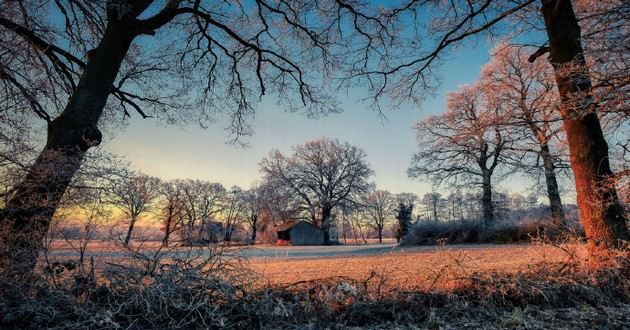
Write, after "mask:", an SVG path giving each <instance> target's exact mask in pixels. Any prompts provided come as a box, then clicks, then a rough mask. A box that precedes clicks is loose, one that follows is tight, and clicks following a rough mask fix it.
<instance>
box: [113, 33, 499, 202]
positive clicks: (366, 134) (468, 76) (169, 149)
mask: <svg viewBox="0 0 630 330" xmlns="http://www.w3.org/2000/svg"><path fill="white" fill-rule="evenodd" d="M490 48H491V47H488V45H480V46H479V47H477V48H467V49H463V50H461V51H459V52H458V53H456V54H453V55H452V56H451V60H449V61H447V62H446V65H445V66H443V67H442V69H441V74H442V78H443V83H442V85H441V88H440V89H439V91H438V92H437V95H436V96H435V97H429V98H428V99H427V100H426V101H425V102H424V104H423V105H422V106H421V107H410V106H405V107H402V108H400V109H397V110H391V111H390V110H388V111H386V112H385V115H386V117H387V120H385V121H383V120H381V118H379V116H378V115H377V113H375V112H374V111H372V110H371V109H369V108H368V106H367V105H366V104H362V103H358V102H357V99H358V98H360V95H345V93H343V94H341V95H339V99H340V100H342V101H343V108H344V112H343V113H340V114H331V115H328V116H326V117H323V118H319V119H308V118H306V117H305V116H304V115H301V114H299V113H287V112H284V111H283V110H281V109H278V108H276V107H275V105H274V104H273V103H267V102H263V103H260V104H258V106H257V110H256V118H255V120H254V122H253V128H254V135H253V136H251V137H247V138H246V139H247V142H248V143H249V147H246V148H242V147H239V146H234V145H231V144H226V141H228V140H229V139H230V136H229V133H228V132H227V131H225V127H226V126H227V125H228V123H227V122H225V121H222V120H219V121H217V122H216V123H214V124H211V125H210V126H209V127H208V128H207V129H202V128H199V127H198V126H195V125H192V126H188V127H185V128H181V127H174V126H173V127H164V126H163V125H160V124H158V123H156V122H155V120H152V119H141V118H138V117H133V118H132V119H131V121H130V123H129V125H128V127H126V128H125V129H123V131H121V132H119V133H118V134H116V137H115V138H113V139H112V140H108V141H106V142H105V148H106V149H107V150H109V151H111V152H114V153H116V154H119V155H124V156H125V157H126V159H127V160H128V161H130V162H131V164H132V166H133V167H134V168H136V169H137V170H140V171H142V172H145V173H147V174H149V175H154V176H158V177H160V178H163V179H174V178H194V179H204V180H209V181H217V182H221V183H223V184H224V185H225V186H231V185H239V186H241V187H243V188H247V187H249V186H250V185H251V183H253V182H254V181H256V180H258V179H259V178H260V173H259V171H258V169H259V166H258V163H259V162H260V160H261V159H262V158H263V157H264V156H266V155H267V153H268V152H269V151H270V150H271V149H272V148H277V149H279V150H280V151H282V152H289V151H290V148H291V146H292V145H295V144H301V143H304V142H306V141H309V140H313V139H317V138H320V137H323V136H325V137H331V138H338V139H340V140H342V141H347V142H349V143H351V144H353V145H356V146H358V147H360V148H362V149H363V150H364V151H365V152H366V153H367V157H368V161H369V163H370V165H371V167H372V169H373V170H374V172H375V177H374V180H375V181H376V184H377V186H378V187H379V188H380V189H387V190H390V191H392V192H415V193H417V194H423V193H425V192H427V191H429V190H430V189H431V187H430V185H429V184H427V183H426V182H422V181H423V180H418V179H415V180H412V179H410V178H408V177H407V174H406V170H407V167H408V166H409V165H410V160H411V156H412V154H413V153H414V152H415V150H416V142H415V132H414V130H413V129H412V126H413V125H414V123H416V122H417V121H419V120H421V119H423V118H425V117H426V116H429V115H432V114H437V113H440V112H442V111H444V104H445V102H444V101H445V95H446V93H447V92H449V91H452V90H455V89H457V87H458V86H459V85H461V84H464V83H470V82H472V81H474V80H475V79H476V77H477V75H478V73H479V70H480V67H481V65H483V64H484V63H485V62H486V61H487V60H488V51H489V49H490Z"/></svg>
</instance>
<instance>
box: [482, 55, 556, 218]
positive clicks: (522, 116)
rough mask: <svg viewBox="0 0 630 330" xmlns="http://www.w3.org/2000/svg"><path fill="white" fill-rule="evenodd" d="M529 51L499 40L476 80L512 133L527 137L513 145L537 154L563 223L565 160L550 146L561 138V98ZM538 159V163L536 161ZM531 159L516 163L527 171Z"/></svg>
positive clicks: (552, 202) (547, 68) (550, 76)
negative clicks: (561, 178) (559, 177)
mask: <svg viewBox="0 0 630 330" xmlns="http://www.w3.org/2000/svg"><path fill="white" fill-rule="evenodd" d="M533 52H534V51H533V50H531V49H528V48H522V47H514V46H509V45H506V44H499V45H498V46H497V47H495V49H494V50H493V51H492V58H491V60H490V62H489V63H488V64H486V65H485V66H484V68H483V70H482V76H481V78H480V81H481V84H482V85H483V86H484V90H485V93H486V94H487V95H488V97H489V98H492V99H493V102H494V103H496V104H497V105H498V107H499V109H500V110H501V116H502V117H503V118H504V120H503V122H504V123H505V124H508V125H513V126H514V129H513V130H512V131H513V132H514V134H519V135H523V136H524V137H527V138H526V139H519V142H518V145H515V146H514V147H513V148H515V149H518V150H522V151H523V152H524V153H525V154H526V155H532V154H533V155H535V159H534V160H533V162H535V166H533V167H534V168H537V169H539V168H542V169H543V171H544V176H545V182H546V185H547V196H548V198H549V205H550V208H551V214H552V220H553V222H554V224H555V225H556V226H557V227H560V228H561V227H563V226H564V224H565V219H564V210H563V208H562V200H561V198H560V190H559V187H558V180H557V179H556V170H557V169H558V168H562V167H563V165H562V158H561V157H560V154H559V153H558V152H552V151H551V147H552V145H553V144H554V141H553V139H563V137H564V134H562V127H561V119H562V118H561V116H560V114H559V112H558V110H557V108H558V106H559V104H560V102H559V97H558V93H557V91H556V89H555V81H554V79H553V73H552V72H551V71H552V68H551V66H549V65H548V64H547V63H544V62H541V61H537V62H535V63H529V62H528V60H527V59H528V56H529V55H526V53H527V54H531V53H533ZM519 127H521V128H522V129H518V128H519ZM559 144H560V143H557V145H559ZM539 159H541V160H542V166H540V165H538V160H539ZM530 162H531V161H525V160H523V159H519V160H518V161H517V164H516V166H519V167H521V168H525V170H527V168H526V167H527V166H528V165H529V164H528V163H530Z"/></svg>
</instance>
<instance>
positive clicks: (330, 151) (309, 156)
mask: <svg viewBox="0 0 630 330" xmlns="http://www.w3.org/2000/svg"><path fill="white" fill-rule="evenodd" d="M260 166H261V171H262V172H263V173H264V175H265V180H266V181H267V182H271V183H273V185H274V187H275V188H276V189H279V190H282V191H284V192H285V195H292V196H294V199H295V200H296V201H297V203H298V204H299V205H300V209H301V210H302V211H303V212H309V213H310V214H311V215H312V217H313V218H316V216H317V215H319V221H318V222H319V223H318V225H319V227H320V228H321V229H322V230H323V231H324V241H325V243H326V244H330V243H331V241H330V221H331V214H332V211H333V209H334V208H336V207H339V206H341V205H343V204H345V203H347V202H348V201H351V200H358V198H359V196H361V195H362V194H365V193H366V192H368V191H369V190H370V189H371V186H372V185H371V183H370V182H368V179H369V177H370V176H371V175H372V170H370V168H369V166H368V164H367V162H366V160H365V153H364V152H363V151H362V150H361V149H359V148H357V147H354V146H352V145H350V144H348V143H342V142H339V141H338V140H331V139H326V138H323V139H320V140H316V141H312V142H307V143H305V144H303V145H298V146H295V147H293V153H292V154H291V155H290V156H288V157H287V156H284V155H283V154H282V153H280V152H279V151H277V150H273V151H271V153H270V154H269V156H267V157H266V158H264V159H263V160H262V162H261V163H260ZM313 220H315V219H313Z"/></svg>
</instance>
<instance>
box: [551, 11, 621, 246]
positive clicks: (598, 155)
mask: <svg viewBox="0 0 630 330" xmlns="http://www.w3.org/2000/svg"><path fill="white" fill-rule="evenodd" d="M541 1H542V14H543V17H544V20H545V26H546V30H547V35H548V37H549V52H550V57H549V61H550V62H551V64H552V65H553V67H554V70H555V78H556V82H557V84H558V89H559V92H560V98H561V107H560V111H561V114H562V116H563V124H564V129H565V132H566V135H567V141H568V144H569V151H570V156H571V168H572V170H573V176H574V177H575V186H576V191H577V203H578V207H579V209H580V216H581V219H582V223H583V224H584V229H585V231H586V236H587V239H588V242H589V249H590V251H591V254H593V255H597V254H600V253H601V252H605V251H606V250H608V249H611V248H615V247H619V246H620V244H621V243H622V241H628V240H630V235H629V234H628V228H627V227H626V217H625V215H624V211H623V208H622V206H621V204H620V203H619V198H618V196H617V191H616V189H615V186H614V183H613V180H612V171H611V169H610V164H609V161H608V144H607V143H606V140H605V139H604V134H603V132H602V128H601V125H600V122H599V118H598V116H597V113H596V111H595V110H596V104H595V102H594V100H593V97H592V94H591V88H592V83H591V79H590V77H589V74H588V69H587V65H586V61H585V58H584V52H583V49H582V44H581V40H580V39H581V34H580V27H579V25H578V22H577V19H576V17H575V13H574V11H573V7H572V6H571V2H570V1H568V0H541Z"/></svg>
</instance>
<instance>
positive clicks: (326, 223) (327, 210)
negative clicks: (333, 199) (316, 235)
mask: <svg viewBox="0 0 630 330" xmlns="http://www.w3.org/2000/svg"><path fill="white" fill-rule="evenodd" d="M331 212H332V207H330V206H324V207H323V208H322V230H323V231H324V244H326V245H330V244H331V241H330V214H331Z"/></svg>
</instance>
